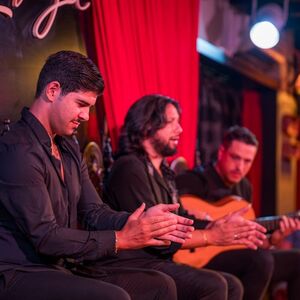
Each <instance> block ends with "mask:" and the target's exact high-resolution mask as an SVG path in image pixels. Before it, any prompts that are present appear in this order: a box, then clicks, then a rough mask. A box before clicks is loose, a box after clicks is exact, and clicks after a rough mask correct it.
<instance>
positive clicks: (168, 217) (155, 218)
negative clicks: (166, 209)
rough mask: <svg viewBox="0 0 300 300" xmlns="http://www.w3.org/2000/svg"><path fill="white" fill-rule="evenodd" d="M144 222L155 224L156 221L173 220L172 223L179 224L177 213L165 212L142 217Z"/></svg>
mask: <svg viewBox="0 0 300 300" xmlns="http://www.w3.org/2000/svg"><path fill="white" fill-rule="evenodd" d="M142 221H143V223H145V224H155V223H161V222H167V221H168V222H171V223H172V224H177V218H176V215H172V214H163V215H158V216H151V217H148V216H145V217H143V218H142Z"/></svg>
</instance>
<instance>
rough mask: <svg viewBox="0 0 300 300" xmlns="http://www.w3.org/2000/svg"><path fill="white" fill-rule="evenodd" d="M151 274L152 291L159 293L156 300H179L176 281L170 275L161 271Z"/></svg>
mask: <svg viewBox="0 0 300 300" xmlns="http://www.w3.org/2000/svg"><path fill="white" fill-rule="evenodd" d="M149 272H150V271H149ZM151 273H152V276H151V289H152V290H153V291H156V292H157V295H156V296H155V299H164V300H165V299H170V300H171V299H177V288H176V284H175V281H174V280H173V279H172V278H171V277H170V276H169V275H167V274H165V273H162V272H160V271H154V270H153V271H151Z"/></svg>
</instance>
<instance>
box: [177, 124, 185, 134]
mask: <svg viewBox="0 0 300 300" xmlns="http://www.w3.org/2000/svg"><path fill="white" fill-rule="evenodd" d="M176 132H177V133H178V134H181V133H182V132H183V129H182V127H181V125H180V123H178V124H177V127H176Z"/></svg>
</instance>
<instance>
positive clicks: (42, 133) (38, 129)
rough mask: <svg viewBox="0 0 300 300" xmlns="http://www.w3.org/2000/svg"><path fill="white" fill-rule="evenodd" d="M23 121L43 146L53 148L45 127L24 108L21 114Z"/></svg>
mask: <svg viewBox="0 0 300 300" xmlns="http://www.w3.org/2000/svg"><path fill="white" fill-rule="evenodd" d="M21 116H22V120H23V121H24V122H25V123H26V124H27V125H28V126H29V127H30V128H31V130H32V131H33V133H34V134H35V136H36V137H37V139H38V140H39V142H40V143H41V144H42V145H46V146H47V147H49V148H51V139H50V136H49V134H48V133H47V131H46V129H45V127H44V126H43V125H42V124H41V122H40V121H39V120H38V119H37V118H36V117H35V116H34V115H33V114H32V113H31V112H30V111H29V108H28V107H24V108H23V109H22V112H21Z"/></svg>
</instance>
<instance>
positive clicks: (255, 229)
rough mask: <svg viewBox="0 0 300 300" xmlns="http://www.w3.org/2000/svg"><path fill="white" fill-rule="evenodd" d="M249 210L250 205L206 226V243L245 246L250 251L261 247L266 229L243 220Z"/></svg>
mask: <svg viewBox="0 0 300 300" xmlns="http://www.w3.org/2000/svg"><path fill="white" fill-rule="evenodd" d="M249 208H250V205H249V206H247V207H244V208H242V209H239V210H237V211H235V212H233V213H230V214H227V215H226V216H224V217H222V218H219V219H217V220H215V221H213V222H211V223H210V224H208V226H207V228H206V229H209V230H208V231H207V239H208V243H209V244H211V245H216V246H228V245H245V246H246V247H247V248H250V249H257V248H258V247H260V246H262V245H263V242H264V240H265V239H266V235H265V233H266V229H265V228H264V227H263V226H261V225H259V224H258V223H255V222H253V221H250V220H246V219H245V218H243V214H245V213H246V212H247V211H248V210H249Z"/></svg>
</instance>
